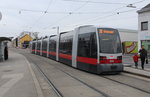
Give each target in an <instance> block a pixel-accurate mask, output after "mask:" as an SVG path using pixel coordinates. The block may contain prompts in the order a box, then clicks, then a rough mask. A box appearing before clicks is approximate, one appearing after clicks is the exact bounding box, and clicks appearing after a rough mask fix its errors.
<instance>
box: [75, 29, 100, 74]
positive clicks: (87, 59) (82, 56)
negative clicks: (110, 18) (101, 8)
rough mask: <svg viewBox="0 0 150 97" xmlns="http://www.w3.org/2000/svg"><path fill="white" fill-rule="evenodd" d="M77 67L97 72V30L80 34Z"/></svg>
mask: <svg viewBox="0 0 150 97" xmlns="http://www.w3.org/2000/svg"><path fill="white" fill-rule="evenodd" d="M77 67H78V68H79V69H83V70H86V71H91V72H97V39H96V33H95V32H91V33H84V34H79V36H78V50H77Z"/></svg>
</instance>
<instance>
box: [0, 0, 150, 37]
mask: <svg viewBox="0 0 150 97" xmlns="http://www.w3.org/2000/svg"><path fill="white" fill-rule="evenodd" d="M148 3H150V0H0V12H1V13H2V20H1V21H0V36H8V37H11V36H15V37H16V36H17V35H19V34H20V33H21V32H22V31H33V32H40V36H45V35H51V34H54V33H56V29H54V27H57V26H59V27H60V31H64V30H71V29H73V28H75V27H77V26H81V25H100V26H105V27H113V28H125V29H134V30H137V29H138V14H137V12H136V11H137V10H139V9H141V8H142V7H144V6H146V5H147V4H148ZM128 4H133V6H136V8H131V7H126V6H127V5H128ZM117 13H119V14H117Z"/></svg>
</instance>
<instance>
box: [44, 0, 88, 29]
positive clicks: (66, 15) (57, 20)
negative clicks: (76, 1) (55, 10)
mask: <svg viewBox="0 0 150 97" xmlns="http://www.w3.org/2000/svg"><path fill="white" fill-rule="evenodd" d="M87 4H88V2H86V3H84V4H83V5H81V6H79V7H78V8H76V9H75V10H74V11H72V12H70V13H69V14H68V15H66V16H64V17H62V18H60V19H59V20H57V21H55V23H53V24H51V25H49V26H46V27H44V28H43V29H47V28H49V27H52V26H53V25H54V24H56V23H58V22H60V21H62V20H64V19H66V18H67V17H68V16H70V15H72V14H73V13H74V12H75V11H77V10H80V9H81V8H83V7H84V6H86V5H87Z"/></svg>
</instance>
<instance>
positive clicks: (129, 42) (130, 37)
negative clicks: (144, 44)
mask: <svg viewBox="0 0 150 97" xmlns="http://www.w3.org/2000/svg"><path fill="white" fill-rule="evenodd" d="M118 31H119V34H120V39H121V42H122V49H123V53H124V54H131V53H137V52H138V31H137V30H131V29H118Z"/></svg>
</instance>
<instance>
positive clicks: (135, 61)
mask: <svg viewBox="0 0 150 97" xmlns="http://www.w3.org/2000/svg"><path fill="white" fill-rule="evenodd" d="M138 59H139V55H138V53H135V55H134V56H133V61H134V63H135V68H138Z"/></svg>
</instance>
